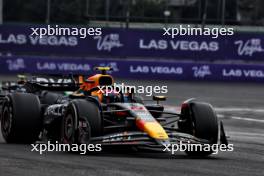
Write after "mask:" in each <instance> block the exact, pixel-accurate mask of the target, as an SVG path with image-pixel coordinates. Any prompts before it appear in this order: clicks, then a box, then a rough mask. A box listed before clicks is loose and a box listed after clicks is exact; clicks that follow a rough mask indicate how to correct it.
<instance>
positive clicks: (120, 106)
mask: <svg viewBox="0 0 264 176" xmlns="http://www.w3.org/2000/svg"><path fill="white" fill-rule="evenodd" d="M97 70H99V71H101V73H100V74H96V75H93V76H91V77H89V78H88V79H86V80H85V79H84V77H82V76H80V77H79V79H78V81H76V80H75V79H74V78H72V79H71V80H72V81H70V82H67V83H65V82H62V83H50V82H41V81H36V79H32V80H29V81H28V80H26V79H22V80H20V81H19V82H18V84H16V85H12V86H8V87H3V91H2V94H1V95H0V107H1V130H2V134H3V137H4V139H5V141H6V142H7V143H34V142H36V141H39V140H42V141H45V140H49V141H52V142H55V141H59V142H60V143H66V144H73V143H76V144H82V143H85V144H91V143H92V144H102V146H116V145H118V146H133V147H137V148H144V149H151V150H160V149H162V148H163V147H164V146H165V145H170V144H178V143H180V142H182V143H193V144H210V145H213V144H220V143H223V144H227V140H226V136H225V132H224V128H223V124H222V122H219V121H218V119H217V116H216V113H215V112H214V110H213V108H212V106H211V105H210V104H208V103H204V102H197V101H195V100H193V99H190V100H187V101H185V102H184V103H183V104H182V105H181V112H180V113H174V112H166V111H165V108H164V106H163V105H161V104H160V101H164V100H165V99H166V97H164V96H154V97H153V101H154V102H155V101H156V103H154V104H146V103H145V102H146V101H144V100H143V99H142V98H141V97H139V96H138V95H137V94H135V92H133V91H130V92H125V93H124V92H122V91H120V92H115V91H112V92H105V91H103V89H102V87H105V86H107V87H108V88H109V87H111V86H113V84H114V79H113V77H112V76H111V75H109V74H107V71H109V70H110V68H109V67H98V68H97ZM100 86H101V87H100ZM65 92H67V94H65ZM212 152H213V151H212V150H209V151H203V150H201V151H186V153H187V154H189V155H201V156H207V155H210V154H211V153H212Z"/></svg>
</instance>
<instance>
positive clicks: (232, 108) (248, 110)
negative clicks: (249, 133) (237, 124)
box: [166, 106, 264, 123]
mask: <svg viewBox="0 0 264 176" xmlns="http://www.w3.org/2000/svg"><path fill="white" fill-rule="evenodd" d="M166 109H167V110H169V111H174V112H175V111H176V112H178V113H179V111H180V107H177V106H166ZM214 109H215V111H216V112H220V113H221V112H234V111H239V112H245V111H247V112H258V113H264V109H257V108H256V109H254V108H236V107H230V108H228V107H227V108H222V107H221V108H219V107H215V108H214ZM217 116H218V117H220V118H224V117H228V118H231V119H235V120H244V121H251V122H258V123H264V119H254V118H247V117H238V116H225V115H223V114H217ZM263 118H264V114H263Z"/></svg>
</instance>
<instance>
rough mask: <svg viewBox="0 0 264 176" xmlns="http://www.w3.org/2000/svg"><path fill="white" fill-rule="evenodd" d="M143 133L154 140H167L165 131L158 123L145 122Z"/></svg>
mask: <svg viewBox="0 0 264 176" xmlns="http://www.w3.org/2000/svg"><path fill="white" fill-rule="evenodd" d="M144 131H145V132H146V133H148V135H149V136H150V137H152V138H154V139H168V138H169V137H168V135H167V133H166V131H165V130H164V129H163V128H162V126H161V125H160V124H159V123H158V122H145V124H144Z"/></svg>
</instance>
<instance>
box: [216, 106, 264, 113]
mask: <svg viewBox="0 0 264 176" xmlns="http://www.w3.org/2000/svg"><path fill="white" fill-rule="evenodd" d="M214 109H215V110H216V111H221V112H229V111H232V112H234V111H242V112H245V111H248V112H260V113H264V108H263V109H260V108H236V107H229V108H219V107H216V108H214Z"/></svg>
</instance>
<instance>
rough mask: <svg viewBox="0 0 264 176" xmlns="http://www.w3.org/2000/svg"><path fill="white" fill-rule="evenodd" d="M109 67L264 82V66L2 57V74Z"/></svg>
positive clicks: (162, 75)
mask: <svg viewBox="0 0 264 176" xmlns="http://www.w3.org/2000/svg"><path fill="white" fill-rule="evenodd" d="M95 66H110V67H112V68H113V71H112V74H113V76H116V77H121V78H122V77H123V78H136V79H141V78H142V79H159V80H165V79H167V80H193V81H195V80H203V81H241V82H264V65H261V64H217V63H195V62H179V61H142V60H124V59H123V60H115V59H82V58H50V57H17V56H12V57H0V74H18V73H30V74H52V75H69V74H70V73H72V74H83V75H90V74H93V73H94V70H93V68H94V67H95Z"/></svg>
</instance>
